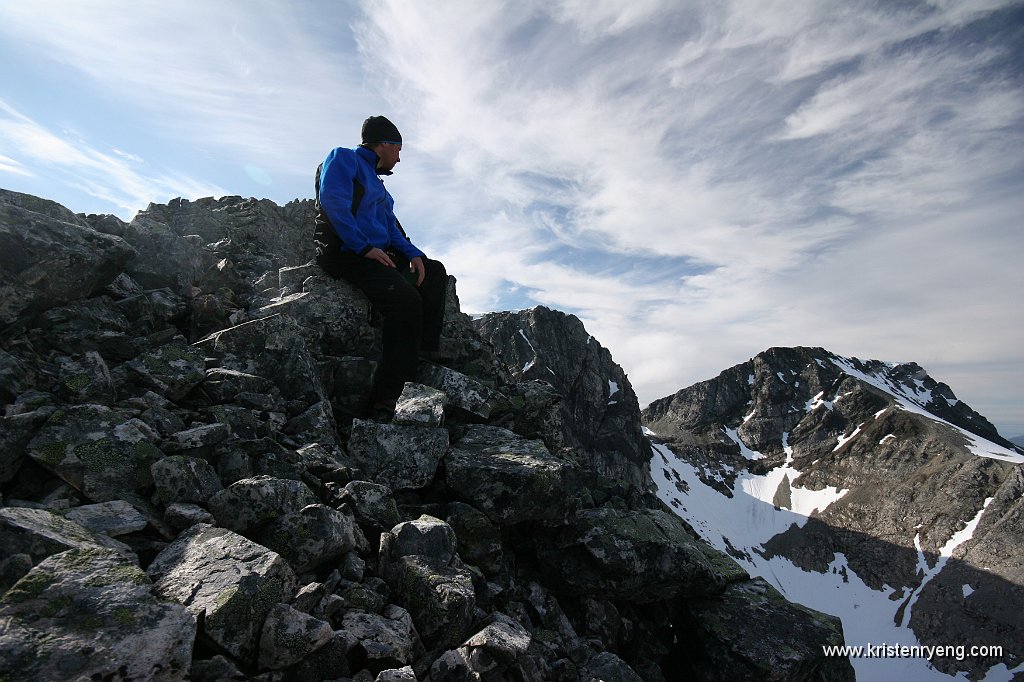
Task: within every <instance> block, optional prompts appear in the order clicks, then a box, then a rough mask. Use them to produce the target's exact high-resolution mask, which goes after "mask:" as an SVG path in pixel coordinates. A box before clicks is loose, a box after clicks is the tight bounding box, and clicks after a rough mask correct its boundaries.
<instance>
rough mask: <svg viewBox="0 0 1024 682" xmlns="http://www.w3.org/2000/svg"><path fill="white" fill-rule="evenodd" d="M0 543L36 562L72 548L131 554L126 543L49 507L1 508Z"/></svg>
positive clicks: (7, 549)
mask: <svg viewBox="0 0 1024 682" xmlns="http://www.w3.org/2000/svg"><path fill="white" fill-rule="evenodd" d="M0 547H3V551H4V554H5V555H14V554H27V555H29V556H30V557H32V561H33V563H39V562H41V561H42V560H43V559H45V558H47V557H49V556H52V555H54V554H58V553H60V552H64V551H67V550H69V549H95V548H98V547H102V548H105V549H112V550H115V551H119V552H122V553H123V554H124V555H125V556H128V555H130V554H131V550H130V549H129V548H128V547H127V546H126V545H123V544H121V543H120V542H117V541H116V540H113V539H111V538H109V537H108V536H106V535H103V534H96V533H93V532H92V531H90V530H89V529H87V528H85V527H84V526H82V525H81V524H78V523H75V522H74V521H72V520H70V519H66V518H64V517H63V516H61V515H59V514H55V513H53V512H51V511H47V510H46V509H29V508H23V507H4V508H0Z"/></svg>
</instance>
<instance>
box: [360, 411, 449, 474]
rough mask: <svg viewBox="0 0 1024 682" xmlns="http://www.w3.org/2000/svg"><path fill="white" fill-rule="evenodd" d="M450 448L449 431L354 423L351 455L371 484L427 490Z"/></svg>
mask: <svg viewBox="0 0 1024 682" xmlns="http://www.w3.org/2000/svg"><path fill="white" fill-rule="evenodd" d="M447 448H448V431H447V430H446V429H443V428H438V427H432V426H403V425H399V424H378V423H376V422H372V421H364V420H362V419H356V420H354V421H353V422H352V435H351V436H350V437H349V442H348V451H349V454H350V455H351V456H352V458H353V459H354V460H355V461H356V462H357V463H358V466H359V468H360V470H361V471H362V472H363V473H364V475H366V476H367V477H368V478H369V479H370V480H372V481H375V482H377V483H382V484H384V485H386V486H388V487H390V488H392V489H394V490H415V489H419V488H425V487H427V486H428V485H430V483H431V482H432V481H433V480H434V476H435V474H436V473H437V465H438V462H440V461H441V457H443V456H444V453H445V450H446V449H447Z"/></svg>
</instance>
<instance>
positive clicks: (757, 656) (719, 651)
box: [690, 578, 854, 680]
mask: <svg viewBox="0 0 1024 682" xmlns="http://www.w3.org/2000/svg"><path fill="white" fill-rule="evenodd" d="M690 611H691V613H692V615H693V618H694V620H695V627H696V631H695V632H694V633H692V635H691V636H692V637H693V638H694V639H693V640H691V641H692V642H693V644H694V645H695V646H696V648H697V649H698V650H699V652H700V654H699V656H695V657H694V660H696V661H699V663H697V664H696V665H695V670H694V671H693V675H692V677H693V679H702V680H721V679H732V680H740V679H743V680H781V679H785V680H815V679H817V680H853V679H854V672H853V666H852V665H851V664H850V659H849V658H846V657H826V656H825V654H824V651H823V649H824V647H827V646H833V645H842V644H843V628H842V623H841V622H840V620H839V619H838V618H836V617H835V616H829V615H826V614H823V613H820V612H818V611H812V610H811V609H808V608H805V607H803V606H800V605H799V604H794V603H791V602H788V601H786V600H785V599H784V598H783V597H782V595H781V594H779V592H778V591H777V590H776V589H775V588H774V587H772V586H771V585H769V584H768V583H767V582H765V581H764V579H762V578H755V579H753V580H750V581H744V582H739V583H733V584H732V585H730V586H729V587H728V589H726V590H725V592H723V593H722V594H721V595H719V596H718V597H716V598H713V599H704V600H700V601H698V602H694V603H692V604H691V605H690Z"/></svg>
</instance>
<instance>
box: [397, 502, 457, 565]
mask: <svg viewBox="0 0 1024 682" xmlns="http://www.w3.org/2000/svg"><path fill="white" fill-rule="evenodd" d="M380 546H381V550H380V559H381V561H382V562H384V563H387V562H390V561H395V560H396V559H398V558H400V557H403V556H411V555H414V554H420V555H423V556H427V557H430V558H432V559H437V560H438V561H440V562H441V563H445V564H448V563H451V561H452V560H453V559H454V558H455V557H456V551H455V549H456V547H455V531H454V530H452V527H451V526H449V525H448V524H447V523H445V522H444V521H442V520H441V519H437V518H434V517H433V516H428V515H426V514H424V515H422V516H420V518H418V519H416V520H415V521H406V522H404V523H400V524H398V525H397V526H395V527H394V528H392V529H391V531H390V532H388V533H385V534H384V535H382V536H381V539H380Z"/></svg>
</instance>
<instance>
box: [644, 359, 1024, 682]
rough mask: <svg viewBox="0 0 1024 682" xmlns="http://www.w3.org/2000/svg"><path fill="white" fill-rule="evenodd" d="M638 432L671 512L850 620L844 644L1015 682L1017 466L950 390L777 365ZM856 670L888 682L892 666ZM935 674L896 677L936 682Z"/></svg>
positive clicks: (846, 368) (886, 374)
mask: <svg viewBox="0 0 1024 682" xmlns="http://www.w3.org/2000/svg"><path fill="white" fill-rule="evenodd" d="M643 417H644V421H645V423H646V425H647V427H648V428H649V429H650V431H651V432H652V433H653V434H654V438H655V440H656V443H657V444H656V450H657V455H656V457H655V459H654V462H655V465H654V466H653V468H654V469H655V471H654V480H655V481H656V482H657V485H658V487H659V494H660V496H661V498H662V499H663V500H664V501H665V502H667V503H669V504H670V505H671V506H672V507H673V508H674V509H675V510H676V511H677V513H679V514H680V515H681V516H683V517H684V518H686V519H687V520H688V521H689V522H690V523H691V524H692V525H693V527H695V528H696V529H698V530H699V531H700V533H701V535H702V537H705V538H706V539H708V541H710V542H712V544H714V545H715V546H716V547H718V548H719V549H722V550H723V551H726V552H727V553H729V554H730V555H731V556H733V557H734V558H736V559H737V560H738V561H739V563H740V564H741V565H742V566H743V567H744V568H745V569H746V570H748V571H749V572H750V573H752V574H756V575H761V576H763V577H766V578H768V579H770V580H772V582H773V583H774V584H776V585H777V586H780V587H781V588H782V589H783V590H784V591H785V592H786V594H787V595H792V597H793V598H794V599H797V598H799V601H800V602H801V603H805V604H806V603H809V602H810V603H814V604H815V605H817V606H818V607H819V608H822V610H825V611H827V612H829V613H833V614H837V615H839V614H841V615H842V617H843V622H844V630H845V634H846V638H847V640H848V642H849V643H850V644H861V645H863V644H867V643H871V642H873V643H876V644H877V643H879V642H883V641H887V642H890V643H894V644H895V643H908V644H914V645H924V646H933V647H935V646H947V645H956V646H960V647H963V648H964V651H969V649H970V647H972V646H977V647H993V646H998V647H1000V650H999V651H998V652H997V653H993V652H991V651H989V652H988V653H987V654H985V655H977V656H973V655H969V654H966V655H964V653H963V651H961V652H960V653H958V654H957V655H946V656H939V657H935V658H933V659H932V660H931V661H930V664H931V666H932V669H931V670H937V671H941V672H943V673H946V674H948V675H953V674H963V675H965V676H968V677H969V678H970V679H986V680H994V679H1000V680H1001V679H1011V678H1012V679H1018V678H1019V676H1020V674H1021V670H1024V665H1022V664H1024V639H1022V638H1021V633H1022V632H1024V614H1022V612H1021V609H1020V604H1022V603H1024V565H1022V563H1021V560H1020V540H1021V538H1022V537H1024V497H1022V494H1024V467H1022V464H1024V454H1022V450H1021V449H1020V448H1018V447H1016V446H1015V445H1014V444H1013V443H1011V442H1009V441H1007V440H1004V439H1003V438H1001V437H1000V436H999V434H998V433H997V432H996V429H995V428H994V427H993V426H992V425H991V424H990V423H989V422H988V421H987V420H986V419H985V418H984V417H982V416H981V415H980V414H978V413H977V412H975V411H974V410H972V409H971V408H970V407H969V406H967V405H966V404H965V403H963V402H962V401H959V400H958V399H957V398H956V396H955V395H954V393H953V391H952V390H951V389H950V387H949V386H947V385H945V384H943V383H940V382H937V381H935V380H934V379H933V378H932V377H930V376H929V375H928V374H927V372H925V370H924V369H922V368H921V367H920V366H918V365H916V364H914V363H904V364H886V363H882V362H878V361H860V360H857V359H855V358H844V357H841V356H838V355H836V354H834V353H830V352H828V351H826V350H824V349H822V348H772V349H769V350H767V351H765V352H764V353H761V354H760V355H758V356H756V357H754V358H752V359H751V360H750V361H748V362H746V363H743V364H740V365H737V366H735V367H732V368H730V369H727V370H725V371H724V372H722V373H721V374H720V375H719V376H718V377H716V378H714V379H711V380H708V381H704V382H700V383H698V384H695V385H693V386H691V387H689V388H686V389H683V390H681V391H679V392H678V393H676V394H675V395H672V396H668V397H666V398H663V399H661V400H656V401H654V402H653V403H651V404H650V405H649V406H648V407H647V408H646V409H645V410H644V413H643ZM922 660H923V659H922ZM854 663H855V665H857V666H858V668H857V672H858V675H859V676H861V677H869V678H878V677H879V675H882V674H885V675H887V676H888V675H892V674H893V667H892V666H893V665H894V663H896V662H894V661H892V660H890V661H870V660H867V659H862V660H858V661H854ZM882 663H887V664H888V667H887V668H884V669H883V668H880V667H878V666H879V665H881V664H882ZM924 666H925V663H921V664H920V667H919V668H918V669H917V670H915V671H910V672H907V673H905V674H901V675H900V677H901V678H902V679H908V680H911V679H936V678H935V677H933V676H931V675H930V674H929V673H930V672H931V670H926V669H925V668H924ZM862 673H863V674H862ZM1014 674H1016V675H1017V677H1013V675H1014ZM938 677H940V678H944V677H945V675H939V676H938Z"/></svg>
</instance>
